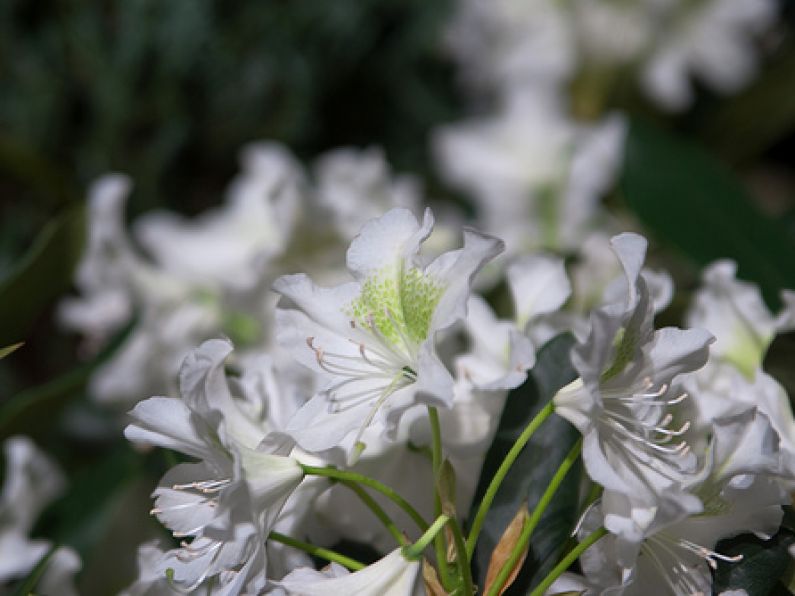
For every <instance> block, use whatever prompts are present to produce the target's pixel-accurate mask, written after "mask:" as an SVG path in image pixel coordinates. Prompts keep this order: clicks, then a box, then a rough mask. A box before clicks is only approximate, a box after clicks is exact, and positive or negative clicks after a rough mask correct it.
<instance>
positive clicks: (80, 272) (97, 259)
mask: <svg viewBox="0 0 795 596" xmlns="http://www.w3.org/2000/svg"><path fill="white" fill-rule="evenodd" d="M130 187H131V182H130V180H129V178H127V177H126V176H122V175H120V174H109V175H106V176H103V177H102V178H99V179H98V180H97V181H95V182H94V183H93V184H92V185H91V187H90V188H89V190H88V201H87V202H88V205H87V211H88V216H87V217H88V229H87V238H86V248H85V252H84V254H83V258H82V259H81V261H80V264H79V265H78V267H77V271H76V273H75V279H74V283H75V286H76V287H77V288H78V290H79V291H80V292H81V294H82V296H81V297H80V298H72V297H70V298H65V299H64V300H62V301H61V304H60V305H59V313H58V314H59V318H60V320H61V322H62V323H63V325H64V326H65V327H67V328H69V329H73V330H77V331H80V332H82V333H84V334H85V335H86V336H87V338H88V339H89V341H90V342H92V343H102V342H104V341H105V340H106V339H107V338H108V336H109V334H111V333H113V332H114V331H116V330H117V329H119V328H120V327H121V326H122V325H124V323H126V322H127V320H128V319H129V318H130V316H131V315H132V312H133V303H132V302H133V297H132V295H131V291H130V279H129V272H130V270H131V269H133V268H135V267H136V266H137V263H136V262H135V260H136V259H135V255H134V253H133V251H132V249H131V247H130V245H129V241H128V239H127V234H126V233H125V222H124V203H125V201H126V199H127V195H128V194H129V192H130Z"/></svg>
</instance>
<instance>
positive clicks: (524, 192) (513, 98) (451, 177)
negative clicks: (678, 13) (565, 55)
mask: <svg viewBox="0 0 795 596" xmlns="http://www.w3.org/2000/svg"><path fill="white" fill-rule="evenodd" d="M564 104H565V102H563V101H562V99H561V98H560V96H559V95H558V94H557V93H554V92H548V91H547V90H543V89H541V90H538V89H524V90H521V91H519V92H516V93H512V94H511V95H510V96H509V97H508V99H507V100H506V102H505V104H504V105H503V107H502V108H501V109H500V111H499V112H497V113H496V114H495V115H493V116H488V117H486V118H483V119H480V120H473V121H469V122H466V121H465V122H463V123H459V124H453V125H450V126H448V127H445V128H443V129H441V130H440V131H438V132H437V133H436V137H435V139H434V144H435V149H436V155H437V161H438V163H439V168H440V169H441V171H442V174H443V176H444V177H445V178H446V179H447V180H448V181H449V182H450V183H451V184H453V185H455V186H456V187H458V188H460V189H461V190H463V191H465V192H466V193H468V194H469V195H470V196H471V197H472V199H473V200H474V201H475V204H476V206H477V209H478V221H479V225H481V226H482V227H483V228H484V229H485V230H486V231H487V232H491V233H495V234H499V235H500V237H501V238H503V239H504V240H505V242H506V245H507V251H508V254H517V253H519V254H521V253H523V252H525V251H527V250H529V249H537V248H539V247H545V248H548V249H552V250H561V249H562V250H571V249H574V248H576V247H577V246H579V243H580V241H581V237H582V235H583V234H584V233H586V232H587V231H588V229H589V227H591V226H593V225H594V220H595V219H598V217H599V216H600V207H599V201H600V199H601V197H602V195H603V194H604V193H605V192H606V191H607V190H608V188H609V186H610V184H611V183H612V180H613V176H614V173H615V170H616V168H617V166H618V162H619V159H620V158H621V151H622V145H623V136H624V129H625V126H624V123H623V121H622V120H621V118H619V117H609V118H606V119H604V120H603V121H602V122H600V123H598V124H596V125H583V124H577V123H576V122H574V121H572V120H570V119H569V117H568V116H567V115H566V113H565V110H564V109H563V105H564Z"/></svg>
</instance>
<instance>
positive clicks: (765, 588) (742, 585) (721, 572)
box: [713, 528, 795, 596]
mask: <svg viewBox="0 0 795 596" xmlns="http://www.w3.org/2000/svg"><path fill="white" fill-rule="evenodd" d="M793 544H795V533H793V532H792V531H790V530H788V529H785V528H783V529H781V530H780V531H779V533H778V534H776V535H775V536H773V538H771V539H770V540H760V539H758V538H756V537H754V536H752V535H750V534H744V535H742V536H738V537H737V538H732V539H730V540H723V541H721V542H719V543H718V546H717V549H716V550H717V551H718V552H719V553H721V554H725V555H730V556H734V555H742V556H743V559H742V561H739V562H737V563H720V564H719V566H718V569H717V571H716V572H715V585H714V588H713V589H714V592H715V593H716V594H717V593H719V592H721V591H722V590H740V589H743V590H745V591H746V592H748V595H749V596H768V595H770V594H774V593H775V592H774V590H775V589H776V588H777V584H778V583H779V579H780V578H781V577H782V576H783V575H784V573H785V572H786V571H787V568H788V567H789V565H790V562H791V560H792V556H791V555H790V554H789V551H788V549H789V547H790V546H792V545H793Z"/></svg>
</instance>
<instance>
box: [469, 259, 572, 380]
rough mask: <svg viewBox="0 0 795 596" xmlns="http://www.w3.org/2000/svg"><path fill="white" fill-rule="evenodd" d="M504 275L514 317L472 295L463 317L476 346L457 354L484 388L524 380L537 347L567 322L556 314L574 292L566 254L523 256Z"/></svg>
mask: <svg viewBox="0 0 795 596" xmlns="http://www.w3.org/2000/svg"><path fill="white" fill-rule="evenodd" d="M506 277H507V282H508V287H509V289H510V292H511V296H512V298H513V303H514V312H515V315H514V320H512V321H510V320H499V319H497V317H496V315H495V314H494V312H493V311H492V310H491V307H489V305H488V304H487V303H486V301H485V300H483V299H482V298H481V297H480V296H478V295H477V294H473V295H472V296H471V297H470V299H469V303H468V306H467V318H466V319H465V320H464V325H465V327H466V331H467V334H468V335H469V337H470V339H471V341H472V349H471V351H470V352H469V353H467V354H464V355H463V356H460V357H458V358H457V359H456V366H457V368H458V369H459V370H460V371H461V373H462V374H463V375H464V376H465V377H466V378H467V379H469V380H470V381H471V382H472V383H473V384H474V385H475V387H477V388H478V389H480V390H483V391H496V390H500V389H513V388H514V387H518V386H519V385H521V384H522V383H523V382H524V380H525V379H526V378H527V371H528V370H529V369H531V368H532V367H533V365H534V364H535V357H536V354H535V353H536V350H537V349H538V348H540V347H541V346H542V345H543V344H544V343H546V342H547V341H548V340H550V339H552V337H554V336H555V335H557V333H559V332H560V331H562V330H563V329H565V328H566V326H567V323H568V321H567V320H566V319H565V318H563V319H562V320H556V319H555V317H554V314H555V313H557V312H558V311H559V309H560V308H561V307H562V306H563V304H564V303H565V302H566V300H567V299H568V297H569V295H570V294H571V285H570V283H569V279H568V277H567V275H566V270H565V268H564V265H563V259H560V258H558V257H553V256H550V255H532V256H526V257H522V258H520V259H517V260H516V261H514V262H513V263H511V264H510V265H509V266H508V267H507V270H506Z"/></svg>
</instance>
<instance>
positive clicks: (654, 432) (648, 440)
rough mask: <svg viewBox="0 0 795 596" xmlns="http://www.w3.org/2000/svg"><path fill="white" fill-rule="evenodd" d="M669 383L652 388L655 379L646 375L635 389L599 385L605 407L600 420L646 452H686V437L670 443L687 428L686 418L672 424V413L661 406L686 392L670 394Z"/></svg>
mask: <svg viewBox="0 0 795 596" xmlns="http://www.w3.org/2000/svg"><path fill="white" fill-rule="evenodd" d="M668 391H669V385H668V384H667V383H663V384H662V385H660V386H659V387H658V388H657V389H654V382H653V381H652V380H651V379H650V378H648V377H646V378H645V379H643V381H642V383H641V385H640V387H639V388H637V390H635V391H633V390H632V389H630V390H621V389H618V388H616V389H602V390H601V392H600V393H601V396H602V400H603V404H604V409H603V410H602V412H601V413H600V416H599V420H600V421H601V422H602V423H603V424H604V425H606V426H607V427H608V428H609V429H610V430H612V431H614V432H617V433H618V434H620V435H622V436H623V437H626V438H628V439H630V440H632V441H634V442H635V443H637V444H638V445H640V446H642V447H643V448H644V450H646V451H648V452H656V453H659V454H665V455H685V454H686V453H688V451H689V450H690V448H689V446H688V444H687V442H686V441H680V442H678V443H676V444H675V445H669V443H670V442H671V441H672V440H674V439H676V438H677V437H681V436H682V435H683V434H685V433H686V432H687V431H688V429H689V428H690V421H686V422H685V423H684V424H682V425H681V426H680V427H679V428H676V429H674V428H671V424H672V423H673V421H674V416H673V415H672V414H671V413H670V412H669V413H665V414H663V408H664V407H666V406H671V405H675V404H678V403H680V402H682V401H684V400H685V399H687V397H688V394H687V393H681V394H679V395H676V396H674V397H669V396H668V395H667V394H668Z"/></svg>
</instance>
